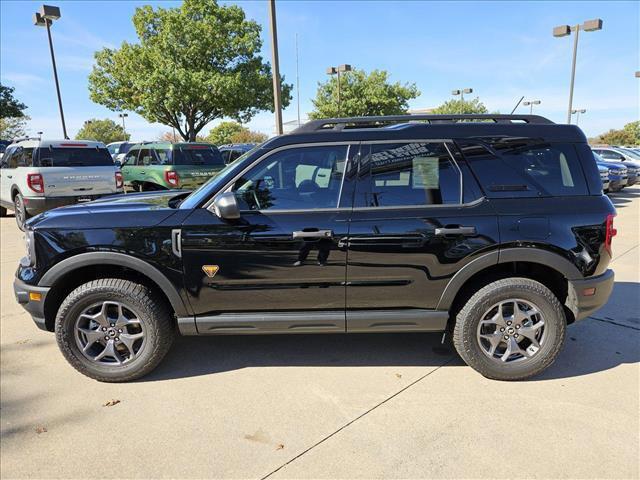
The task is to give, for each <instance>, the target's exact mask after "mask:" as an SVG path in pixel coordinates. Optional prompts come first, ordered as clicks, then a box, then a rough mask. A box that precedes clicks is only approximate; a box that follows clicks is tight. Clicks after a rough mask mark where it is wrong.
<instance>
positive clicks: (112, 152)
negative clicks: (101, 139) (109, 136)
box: [107, 145, 118, 155]
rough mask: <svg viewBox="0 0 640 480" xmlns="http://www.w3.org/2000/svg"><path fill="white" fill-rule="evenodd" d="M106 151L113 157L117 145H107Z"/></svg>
mask: <svg viewBox="0 0 640 480" xmlns="http://www.w3.org/2000/svg"><path fill="white" fill-rule="evenodd" d="M107 150H109V153H110V154H111V155H114V154H116V153H117V152H118V145H107Z"/></svg>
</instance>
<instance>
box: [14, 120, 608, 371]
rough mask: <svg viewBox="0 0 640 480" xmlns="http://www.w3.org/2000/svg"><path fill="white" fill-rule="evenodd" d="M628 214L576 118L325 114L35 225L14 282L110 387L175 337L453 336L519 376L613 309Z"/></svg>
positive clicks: (481, 364)
mask: <svg viewBox="0 0 640 480" xmlns="http://www.w3.org/2000/svg"><path fill="white" fill-rule="evenodd" d="M614 215H615V209H614V207H613V205H612V203H611V202H610V201H609V199H608V198H607V197H606V196H604V195H603V193H602V184H601V181H600V177H599V174H598V168H597V166H596V163H595V161H594V158H593V155H592V154H591V151H590V149H589V146H588V145H587V141H586V138H585V136H584V134H583V133H582V131H581V130H580V129H579V128H578V127H576V126H573V125H556V124H553V123H552V122H550V121H549V120H546V119H544V118H542V117H538V116H532V115H522V116H511V115H471V116H469V115H449V116H432V115H414V116H397V117H370V118H346V119H329V120H315V121H311V122H309V123H307V124H305V125H303V126H301V127H300V128H298V129H297V130H296V131H294V132H293V133H291V134H288V135H282V136H279V137H276V138H273V139H271V140H269V141H267V142H265V143H264V144H263V145H261V146H260V147H259V148H257V149H255V150H252V151H251V152H249V153H247V154H246V155H245V156H244V157H241V158H239V159H238V160H237V161H235V162H234V163H232V164H230V165H228V166H227V167H226V168H225V169H224V170H223V171H222V172H220V173H219V174H218V175H217V176H215V177H213V178H212V179H211V180H209V181H208V182H207V183H206V184H204V185H203V186H202V187H201V188H199V189H198V190H196V191H195V192H192V193H189V192H182V193H176V192H144V193H136V194H131V195H125V196H120V197H117V198H111V199H103V200H98V201H94V202H90V203H86V204H82V205H76V206H70V207H65V208H62V209H57V210H55V211H52V212H47V213H45V214H43V215H40V216H38V217H36V218H33V219H32V220H31V221H29V222H28V223H27V225H26V227H27V228H26V236H25V237H26V247H27V256H26V257H25V258H24V259H23V260H22V261H21V263H20V266H19V268H18V271H17V274H16V275H17V277H16V279H15V283H14V289H15V294H16V297H17V300H18V302H20V303H21V304H22V305H23V306H24V308H26V310H27V311H28V312H29V313H31V315H32V317H33V319H34V320H35V323H36V324H37V325H38V326H39V327H40V328H42V329H44V330H48V331H51V332H55V335H56V339H57V342H58V345H59V347H60V349H61V351H62V353H63V354H64V356H65V357H66V358H67V360H68V361H69V362H70V363H71V365H73V366H74V367H75V368H76V369H77V370H79V371H80V372H82V373H83V374H85V375H88V376H90V377H92V378H95V379H97V380H101V381H106V382H118V381H127V380H132V379H135V378H138V377H140V376H142V375H145V374H147V373H149V372H150V371H151V370H153V369H154V368H155V367H156V366H157V365H158V363H159V362H160V361H161V359H162V358H163V357H164V355H165V354H166V353H167V351H168V349H169V347H170V345H171V342H172V340H173V338H174V336H175V335H176V333H178V332H179V333H180V334H182V335H230V334H234V335H235V334H276V333H352V332H434V331H435V332H447V335H450V336H451V338H452V339H453V343H454V345H455V348H456V349H457V351H458V352H459V354H460V355H461V357H462V358H463V359H464V360H465V361H466V363H467V364H468V365H470V366H471V367H473V368H474V369H476V370H477V371H478V372H480V373H481V374H482V375H485V376H487V377H489V378H493V379H502V380H519V379H524V378H527V377H530V376H532V375H536V374H539V373H540V372H542V371H543V370H545V369H546V368H547V367H548V366H549V365H551V363H552V362H553V361H554V360H555V358H556V357H557V355H558V352H559V351H560V349H561V347H562V345H563V342H564V339H565V332H566V328H567V325H569V324H571V323H573V322H576V321H578V320H580V319H583V318H585V317H587V316H588V315H590V314H591V313H592V312H594V311H595V310H596V309H598V308H599V307H601V306H602V305H603V304H604V303H605V302H606V301H607V298H608V297H609V294H610V292H611V290H612V287H613V272H612V271H611V270H608V269H607V266H608V264H609V262H610V260H611V240H612V237H613V236H614V235H615V233H616V231H615V230H614V228H613V217H614Z"/></svg>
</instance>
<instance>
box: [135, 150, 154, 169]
mask: <svg viewBox="0 0 640 480" xmlns="http://www.w3.org/2000/svg"><path fill="white" fill-rule="evenodd" d="M138 165H141V166H143V167H146V166H148V165H158V160H157V159H156V156H155V155H154V153H153V150H151V149H148V148H144V149H142V150H140V155H138Z"/></svg>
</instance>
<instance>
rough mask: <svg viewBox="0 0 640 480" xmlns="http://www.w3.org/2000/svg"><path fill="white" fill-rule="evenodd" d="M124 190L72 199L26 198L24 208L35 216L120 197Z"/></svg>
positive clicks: (73, 197) (30, 214)
mask: <svg viewBox="0 0 640 480" xmlns="http://www.w3.org/2000/svg"><path fill="white" fill-rule="evenodd" d="M120 193H122V190H118V191H116V192H113V193H105V194H100V195H79V196H72V197H24V198H23V200H24V207H25V209H26V210H27V213H28V214H29V216H35V215H38V214H39V213H42V212H46V211H47V210H52V209H54V208H58V207H64V206H66V205H75V204H76V203H84V202H90V201H91V200H97V199H99V198H102V197H106V196H109V195H118V194H120Z"/></svg>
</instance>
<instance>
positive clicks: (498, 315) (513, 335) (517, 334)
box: [476, 298, 546, 363]
mask: <svg viewBox="0 0 640 480" xmlns="http://www.w3.org/2000/svg"><path fill="white" fill-rule="evenodd" d="M476 338H477V341H478V344H479V345H480V348H481V350H482V352H483V353H484V354H485V355H487V356H488V357H489V358H491V359H492V360H494V361H497V362H501V363H512V362H521V361H526V360H528V359H530V358H532V357H534V356H535V355H537V354H538V352H539V351H540V349H541V347H542V345H543V344H544V342H545V340H546V331H545V322H544V317H543V316H542V313H541V312H540V310H539V309H538V308H537V307H536V306H535V305H534V304H533V303H531V302H529V301H527V300H523V299H519V298H510V299H508V300H503V301H501V302H499V303H496V304H494V305H493V306H492V307H491V308H489V310H487V311H486V312H485V313H484V315H483V316H482V319H481V320H480V323H479V324H478V330H477V334H476Z"/></svg>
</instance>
